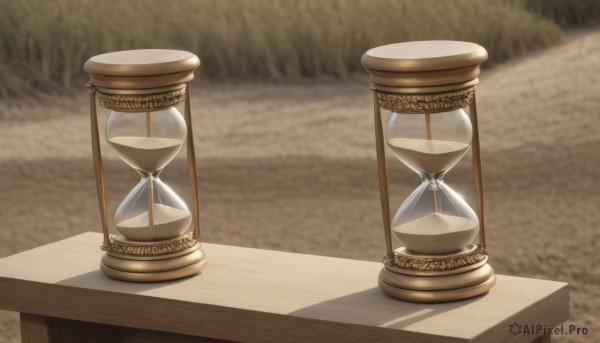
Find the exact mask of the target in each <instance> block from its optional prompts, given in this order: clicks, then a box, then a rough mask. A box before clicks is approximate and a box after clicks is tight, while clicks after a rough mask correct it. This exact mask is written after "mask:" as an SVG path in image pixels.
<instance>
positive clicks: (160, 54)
mask: <svg viewBox="0 0 600 343" xmlns="http://www.w3.org/2000/svg"><path fill="white" fill-rule="evenodd" d="M198 66H200V59H199V58H198V56H196V55H194V54H192V53H191V52H187V51H180V50H163V49H142V50H126V51H116V52H110V53H106V54H102V55H97V56H94V57H92V58H90V59H89V60H87V62H85V64H84V65H83V69H84V70H85V71H86V72H88V73H89V74H90V81H91V82H92V84H94V85H95V86H98V87H106V88H114V89H145V88H157V87H166V86H172V85H177V84H181V83H185V82H188V81H190V80H192V79H193V78H194V70H195V69H196V68H198Z"/></svg>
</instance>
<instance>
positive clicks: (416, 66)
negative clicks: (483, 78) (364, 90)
mask: <svg viewBox="0 0 600 343" xmlns="http://www.w3.org/2000/svg"><path fill="white" fill-rule="evenodd" d="M487 56H488V54H487V51H486V50H485V49H484V48H483V47H482V46H480V45H477V44H475V43H469V42H459V41H417V42H405V43H397V44H390V45H384V46H380V47H376V48H373V49H370V50H368V51H367V52H365V54H364V55H363V56H362V59H361V63H362V65H363V67H365V69H367V70H368V71H369V73H370V74H371V80H372V81H373V82H374V83H375V87H376V88H378V89H382V90H394V91H396V92H398V93H437V92H447V91H453V90H459V89H464V88H468V87H471V86H473V85H475V84H477V82H478V79H477V77H478V76H479V65H480V64H481V63H483V62H485V60H486V59H487Z"/></svg>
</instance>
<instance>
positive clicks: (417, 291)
mask: <svg viewBox="0 0 600 343" xmlns="http://www.w3.org/2000/svg"><path fill="white" fill-rule="evenodd" d="M495 283H496V277H495V276H494V270H493V269H492V267H491V266H490V265H489V264H484V265H483V266H481V267H479V268H476V269H473V270H470V271H466V272H464V273H459V274H453V275H439V276H413V275H406V274H399V273H395V272H393V271H390V270H389V269H387V268H386V267H385V266H384V267H383V269H382V270H381V272H380V273H379V288H381V289H382V290H383V291H384V292H385V293H386V294H387V295H389V296H391V297H394V298H396V299H400V300H405V301H410V302H417V303H443V302H450V301H457V300H463V299H468V298H472V297H475V296H478V295H481V294H484V293H487V292H488V291H489V290H490V288H492V286H494V284H495Z"/></svg>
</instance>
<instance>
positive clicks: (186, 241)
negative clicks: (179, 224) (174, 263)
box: [110, 233, 198, 256]
mask: <svg viewBox="0 0 600 343" xmlns="http://www.w3.org/2000/svg"><path fill="white" fill-rule="evenodd" d="M197 243H198V241H197V240H196V238H195V237H193V235H192V233H188V234H185V235H181V236H179V237H177V238H173V239H169V240H165V241H159V242H141V241H130V240H127V239H126V238H124V237H118V238H117V237H113V238H112V239H111V247H110V248H111V250H110V251H111V252H116V253H119V254H124V255H133V256H158V255H167V254H173V253H176V252H179V251H182V250H185V249H188V248H191V247H193V246H194V245H196V244H197Z"/></svg>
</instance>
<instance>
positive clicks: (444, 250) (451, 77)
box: [361, 41, 495, 303]
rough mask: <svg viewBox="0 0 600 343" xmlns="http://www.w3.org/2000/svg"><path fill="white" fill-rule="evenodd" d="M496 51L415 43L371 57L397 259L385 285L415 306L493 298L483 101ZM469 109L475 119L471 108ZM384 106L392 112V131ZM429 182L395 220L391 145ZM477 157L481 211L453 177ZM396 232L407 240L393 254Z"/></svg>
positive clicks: (382, 173)
mask: <svg viewBox="0 0 600 343" xmlns="http://www.w3.org/2000/svg"><path fill="white" fill-rule="evenodd" d="M486 59H487V52H486V50H485V49H484V48H483V47H481V46H479V45H477V44H474V43H467V42H456V41H422V42H406V43H399V44H391V45H385V46H380V47H377V48H374V49H371V50H369V51H367V52H366V53H365V54H364V55H363V57H362V60H361V62H362V65H363V66H364V67H365V68H366V69H367V70H368V71H369V73H370V76H371V80H372V81H373V84H372V87H371V88H372V90H373V94H374V102H375V107H374V112H375V136H376V147H377V160H378V170H379V186H380V195H381V207H382V214H383V221H384V231H385V238H386V247H387V254H386V256H385V257H384V260H383V263H384V267H383V269H382V270H381V272H380V274H379V287H380V288H381V289H382V290H383V291H384V292H385V293H387V294H388V295H390V296H392V297H395V298H398V299H402V300H407V301H413V302H426V303H431V302H447V301H454V300H461V299H465V298H470V297H474V296H477V295H480V294H483V293H486V292H488V291H489V290H490V288H491V287H492V286H493V285H494V284H495V276H494V272H493V269H492V267H491V266H490V265H489V264H487V252H486V251H485V231H484V223H483V186H482V179H481V162H480V153H479V134H478V128H477V109H476V104H475V85H476V84H477V83H478V82H479V81H478V78H477V77H478V76H479V66H480V64H481V63H483V62H484V61H485V60H486ZM467 107H468V111H469V115H468V114H467V112H466V111H465V109H466V108H467ZM381 108H384V109H387V110H390V111H391V114H390V115H389V119H388V121H387V124H386V125H385V127H384V126H383V124H382V117H381ZM386 146H387V147H388V148H389V150H391V152H392V154H393V155H394V156H395V157H396V158H397V159H398V160H399V161H400V162H402V163H403V164H404V165H405V166H407V167H408V168H410V169H411V170H412V171H413V172H414V173H415V175H416V177H417V178H418V180H420V185H419V186H418V187H417V188H416V189H415V190H414V191H413V192H412V193H411V194H410V195H409V196H408V197H407V198H406V199H405V200H404V202H403V203H402V204H401V205H400V208H399V209H398V210H397V211H396V213H395V215H394V216H393V217H391V215H390V209H389V206H390V205H389V197H388V176H387V161H386V154H385V147H386ZM469 151H472V156H473V168H472V170H473V179H474V185H475V193H476V194H475V195H476V198H477V206H476V207H477V212H476V211H474V210H473V209H472V208H471V207H470V206H469V204H468V203H467V202H466V201H465V200H464V199H463V198H462V197H461V196H460V195H459V194H458V193H457V192H455V191H454V190H453V189H452V188H451V187H450V186H449V185H448V184H446V182H445V180H444V177H445V176H446V174H447V173H448V172H449V171H450V170H451V169H452V168H453V167H454V166H455V165H456V164H457V163H458V162H459V161H460V160H461V159H463V158H464V156H465V155H466V154H467V153H468V152H469ZM392 234H393V237H395V238H396V241H397V242H398V243H399V245H400V246H399V247H398V248H397V249H394V248H393V243H392Z"/></svg>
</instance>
